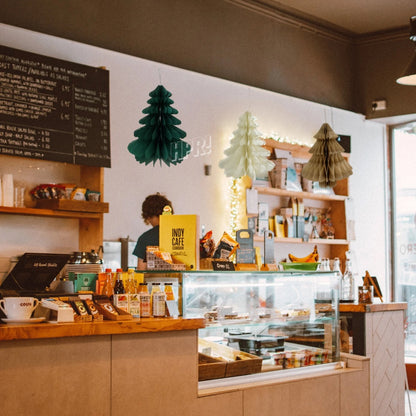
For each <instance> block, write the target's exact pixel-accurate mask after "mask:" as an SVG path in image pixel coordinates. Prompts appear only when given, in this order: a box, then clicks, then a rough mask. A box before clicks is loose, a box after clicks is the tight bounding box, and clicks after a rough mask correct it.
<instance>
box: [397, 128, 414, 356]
mask: <svg viewBox="0 0 416 416" xmlns="http://www.w3.org/2000/svg"><path fill="white" fill-rule="evenodd" d="M391 140H392V143H391V145H392V147H391V150H392V152H391V156H392V160H391V167H392V169H391V178H392V255H393V256H392V260H393V279H394V281H393V288H394V300H395V301H397V302H407V303H408V310H407V322H406V341H405V354H406V355H407V356H413V357H416V122H412V123H407V124H405V125H401V126H395V127H393V128H392V134H391Z"/></svg>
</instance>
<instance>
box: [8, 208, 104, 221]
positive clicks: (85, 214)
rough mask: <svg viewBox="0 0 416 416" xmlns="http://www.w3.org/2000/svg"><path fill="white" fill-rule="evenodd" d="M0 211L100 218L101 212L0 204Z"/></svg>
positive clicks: (77, 217) (62, 216)
mask: <svg viewBox="0 0 416 416" xmlns="http://www.w3.org/2000/svg"><path fill="white" fill-rule="evenodd" d="M0 213H3V214H15V215H32V216H37V217H58V218H75V219H81V218H89V219H100V218H101V216H102V213H101V212H82V211H62V210H54V209H41V208H17V207H3V206H0Z"/></svg>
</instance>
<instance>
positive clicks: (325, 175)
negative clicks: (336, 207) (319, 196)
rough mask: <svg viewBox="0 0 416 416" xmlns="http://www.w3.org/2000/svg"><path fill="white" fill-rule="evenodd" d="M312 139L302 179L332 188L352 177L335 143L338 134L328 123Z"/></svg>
mask: <svg viewBox="0 0 416 416" xmlns="http://www.w3.org/2000/svg"><path fill="white" fill-rule="evenodd" d="M313 137H314V138H315V139H316V142H315V144H314V145H313V146H312V147H311V148H310V149H309V153H312V156H311V158H310V159H309V162H308V163H306V164H305V165H304V166H303V169H302V176H303V177H305V178H306V179H310V180H311V181H315V182H319V186H321V187H323V188H327V187H331V188H332V187H334V186H335V185H336V183H337V181H339V180H341V179H344V178H347V177H348V176H350V175H352V167H351V165H350V164H349V163H348V162H347V161H346V160H345V159H344V157H343V156H342V152H343V151H344V149H343V147H342V146H341V145H340V144H339V143H338V142H337V138H338V134H336V133H335V132H334V130H332V128H331V126H330V125H329V124H328V123H324V124H322V126H321V128H320V129H319V131H318V133H316V134H315V136H313Z"/></svg>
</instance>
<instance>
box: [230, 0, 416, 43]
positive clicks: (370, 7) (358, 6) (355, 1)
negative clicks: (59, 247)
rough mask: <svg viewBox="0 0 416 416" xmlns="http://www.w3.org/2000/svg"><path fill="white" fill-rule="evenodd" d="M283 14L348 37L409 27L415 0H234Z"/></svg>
mask: <svg viewBox="0 0 416 416" xmlns="http://www.w3.org/2000/svg"><path fill="white" fill-rule="evenodd" d="M236 2H239V3H246V6H248V5H251V6H256V7H261V6H264V7H267V8H269V9H270V8H273V9H276V10H277V11H283V12H286V13H288V14H291V15H293V16H297V17H301V18H304V19H306V20H308V21H310V22H318V23H319V24H321V25H322V26H326V27H328V28H330V29H333V30H337V31H339V32H341V33H345V34H348V35H351V36H362V35H366V34H370V33H377V32H387V31H391V30H395V29H399V28H400V29H403V28H404V27H409V21H410V17H411V16H415V15H416V1H415V0H237V1H236Z"/></svg>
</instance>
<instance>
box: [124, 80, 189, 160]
mask: <svg viewBox="0 0 416 416" xmlns="http://www.w3.org/2000/svg"><path fill="white" fill-rule="evenodd" d="M149 95H150V99H149V100H148V101H147V103H148V104H150V106H149V107H146V108H145V109H144V110H143V114H147V115H146V116H145V117H143V118H142V119H141V120H139V123H140V124H143V127H140V128H139V129H137V130H135V131H134V136H135V137H137V140H134V141H132V142H130V143H129V145H128V146H127V149H128V151H129V152H130V153H132V154H133V155H134V156H135V158H136V160H137V161H138V162H140V163H145V164H146V165H148V164H149V163H151V162H153V166H154V164H155V163H156V161H158V160H159V161H160V164H162V161H163V162H164V163H166V165H168V166H170V165H171V164H172V165H176V164H178V163H181V162H182V161H183V159H184V158H185V157H186V156H187V155H188V154H189V152H190V151H191V146H190V144H188V143H186V142H185V141H183V140H182V139H183V138H184V137H185V136H186V133H185V132H184V131H183V130H181V129H180V128H179V127H177V126H178V125H179V124H181V121H180V120H179V119H177V118H176V117H175V116H174V115H173V114H178V110H176V109H174V108H173V107H171V104H173V101H172V100H171V99H170V98H169V97H171V95H172V94H171V93H170V92H169V91H168V90H166V89H165V87H164V86H163V85H158V86H157V88H156V89H155V90H153V91H152V92H150V94H149Z"/></svg>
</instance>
